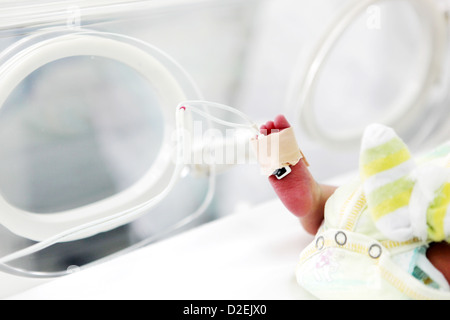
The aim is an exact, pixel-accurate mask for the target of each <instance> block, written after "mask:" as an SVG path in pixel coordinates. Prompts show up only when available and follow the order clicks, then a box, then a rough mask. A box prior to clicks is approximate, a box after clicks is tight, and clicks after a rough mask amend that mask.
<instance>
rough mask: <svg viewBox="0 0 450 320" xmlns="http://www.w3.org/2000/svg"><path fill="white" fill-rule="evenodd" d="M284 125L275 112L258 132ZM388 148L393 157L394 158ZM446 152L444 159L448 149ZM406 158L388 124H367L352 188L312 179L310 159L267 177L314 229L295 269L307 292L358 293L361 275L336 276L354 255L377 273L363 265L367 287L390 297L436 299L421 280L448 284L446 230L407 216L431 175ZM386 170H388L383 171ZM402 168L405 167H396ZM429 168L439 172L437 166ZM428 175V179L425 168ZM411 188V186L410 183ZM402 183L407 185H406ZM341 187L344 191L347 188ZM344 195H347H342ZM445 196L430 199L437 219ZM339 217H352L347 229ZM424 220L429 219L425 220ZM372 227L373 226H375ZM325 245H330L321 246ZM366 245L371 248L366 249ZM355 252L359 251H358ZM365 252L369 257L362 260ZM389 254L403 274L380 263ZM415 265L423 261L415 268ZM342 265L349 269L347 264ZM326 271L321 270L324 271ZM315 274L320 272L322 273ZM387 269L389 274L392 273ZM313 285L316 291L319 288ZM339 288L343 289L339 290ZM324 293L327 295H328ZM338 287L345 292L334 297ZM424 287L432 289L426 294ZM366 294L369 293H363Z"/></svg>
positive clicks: (449, 262)
mask: <svg viewBox="0 0 450 320" xmlns="http://www.w3.org/2000/svg"><path fill="white" fill-rule="evenodd" d="M290 127H291V126H290V124H289V122H288V121H287V120H286V118H285V117H284V116H282V115H280V116H277V117H276V118H275V119H274V121H268V122H267V123H266V124H265V125H263V126H261V134H263V135H264V136H266V137H268V136H270V135H272V134H273V135H275V134H279V132H283V131H284V130H287V129H289V128H290ZM383 139H385V140H386V141H389V143H386V145H382V146H381V144H380V146H378V147H377V143H379V142H380V140H383ZM394 149H395V150H394ZM394 151H395V157H393V155H394ZM377 152H378V153H382V152H385V153H386V155H387V156H386V155H382V157H381V158H382V160H377V161H375V160H374V159H375V158H376V157H377V156H380V155H379V154H377ZM446 156H447V157H446V159H448V154H447V155H446ZM409 158H410V155H409V150H408V149H407V147H406V145H404V144H403V142H402V141H401V140H400V139H399V138H398V137H397V136H396V135H395V133H394V132H393V130H391V129H389V128H386V127H383V126H372V127H371V129H370V130H368V131H366V134H365V137H364V139H363V145H362V151H361V165H360V173H361V175H360V177H358V179H359V180H358V181H357V182H354V183H353V185H352V187H345V186H343V187H342V189H343V190H342V191H340V189H341V188H336V187H333V186H327V185H322V184H319V183H317V182H316V181H315V179H314V177H313V176H312V175H311V173H310V171H309V170H308V163H307V162H306V160H305V159H304V158H303V157H301V158H300V161H299V162H298V163H296V164H295V165H291V166H290V170H291V172H290V173H289V174H287V175H286V176H283V177H282V178H281V179H279V177H277V176H276V175H271V176H270V177H269V181H270V183H271V185H272V186H273V188H274V190H275V192H276V193H277V195H278V197H279V198H280V199H281V201H282V202H283V204H284V205H285V206H286V208H287V209H288V210H289V211H291V212H292V213H293V214H294V215H295V216H296V217H298V218H299V219H300V221H301V223H302V225H303V227H304V228H305V230H306V231H307V232H309V233H311V234H313V235H316V239H315V241H314V243H312V244H311V246H310V248H307V249H305V251H304V252H303V254H302V263H301V268H300V269H301V271H298V274H297V278H298V280H299V283H300V284H304V285H305V286H306V287H308V286H309V288H308V289H311V288H312V289H311V291H313V294H317V295H318V296H319V297H320V295H321V293H323V294H324V295H323V297H325V298H334V297H335V296H333V293H335V294H336V295H337V296H336V298H342V297H345V293H349V294H350V296H351V292H353V293H354V294H358V293H357V292H358V285H356V284H355V283H356V280H357V279H359V280H358V281H359V282H361V281H362V280H360V278H361V279H362V278H363V276H362V275H361V276H360V277H359V276H356V275H355V276H354V279H353V278H352V277H353V275H351V274H350V275H345V276H342V275H339V272H340V273H345V271H342V270H343V269H345V268H346V267H345V266H346V265H347V266H352V265H354V264H357V263H358V262H356V261H361V264H367V266H366V267H364V266H363V265H361V268H363V269H365V270H371V271H370V272H371V273H372V271H373V274H376V277H378V276H379V279H378V278H377V279H376V281H375V280H374V279H375V278H374V277H375V276H374V275H373V274H371V273H369V272H368V271H367V272H368V274H367V275H364V277H366V278H371V279H372V280H371V282H370V283H371V284H370V285H367V283H369V282H367V283H366V284H365V286H366V287H367V286H372V284H373V283H376V284H377V290H378V291H376V290H375V291H374V292H386V295H387V296H388V297H390V296H389V294H391V292H392V291H400V293H401V294H402V295H403V296H406V297H407V298H411V297H412V298H419V299H421V298H428V297H431V298H435V297H436V296H434V295H433V294H434V291H427V290H428V288H422V287H421V285H422V284H424V285H425V286H428V287H430V288H433V289H436V290H439V291H442V290H444V287H448V284H447V283H448V282H450V245H449V244H447V243H446V242H445V241H444V240H446V239H447V240H448V239H450V238H449V235H448V234H443V235H438V234H437V233H436V232H434V233H433V232H432V230H431V229H432V228H431V227H430V226H429V227H428V232H427V221H426V219H427V216H426V215H427V213H425V214H424V215H423V216H421V217H422V220H423V221H422V220H420V219H419V218H417V219H419V220H420V223H422V222H423V226H422V225H419V226H417V224H418V223H417V222H414V221H413V222H411V221H410V220H414V219H415V218H414V219H413V218H411V219H410V218H409V215H411V214H412V213H410V211H411V210H409V208H416V207H420V204H421V203H423V201H422V202H421V201H420V199H422V198H426V197H427V196H429V193H430V192H428V191H427V186H428V185H429V184H430V182H429V181H428V180H430V179H428V178H427V179H428V180H427V179H422V180H421V178H420V177H421V176H424V175H425V174H426V173H421V172H420V170H416V169H415V167H414V166H412V167H407V166H409V165H411V164H412V163H413V161H412V159H409ZM384 169H392V170H386V171H383V170H384ZM401 170H405V171H404V172H400V171H401ZM392 172H397V173H395V174H396V175H398V177H396V178H395V179H398V178H400V176H399V175H401V176H402V177H401V179H399V180H396V181H393V180H392V181H390V180H389V179H391V178H392V177H391V176H389V177H388V175H387V173H392ZM446 172H448V170H447V171H446ZM395 174H394V175H395ZM434 174H435V175H438V176H439V175H441V176H442V174H440V173H439V172H437V173H434ZM403 176H404V177H403ZM426 176H427V177H428V176H429V174H428V175H426ZM438 179H439V177H438ZM414 186H417V187H416V188H414ZM352 188H353V189H352ZM389 188H391V189H389ZM401 188H405V190H403V189H401ZM413 189H414V191H413ZM416 189H420V190H416ZM358 190H360V191H358ZM392 190H393V191H392ZM347 191H348V194H346V193H345V192H347ZM358 192H360V196H359V198H358V197H356V196H355V194H356V195H357V194H358ZM427 192H428V193H427ZM412 193H413V194H412ZM348 195H350V196H348ZM394 195H398V197H397V198H396V196H394ZM343 197H347V198H346V200H345V199H344V198H343ZM449 197H450V195H449V194H448V190H443V191H442V194H440V196H437V197H436V199H434V198H433V199H432V203H434V205H441V207H438V209H439V210H440V211H439V210H438V209H436V210H435V211H436V213H434V215H435V216H436V217H438V218H439V215H440V218H442V219H443V217H442V215H443V214H444V215H445V213H446V212H449V211H450V210H449V211H446V210H442V204H447V205H448V203H449V202H450V199H449ZM341 198H342V199H341ZM353 199H354V200H353ZM417 199H419V200H417ZM344 200H345V201H344ZM413 201H415V203H418V204H417V206H414V207H413V206H412V205H411V204H410V203H409V202H411V203H412V202H413ZM402 205H403V207H402ZM347 207H348V208H347ZM341 208H347V209H345V210H347V211H345V210H344V209H341ZM414 210H416V211H417V210H418V209H414ZM430 210H431V209H430ZM430 210H428V219H431V218H430V212H429V211H430ZM442 211H443V212H442ZM345 212H349V213H345ZM352 212H353V213H352ZM417 214H418V215H420V214H421V213H420V212H419V213H416V215H417ZM431 214H433V213H431ZM345 215H346V216H347V217H349V216H350V218H348V219H347V221H351V222H352V223H350V225H352V226H351V227H348V228H347V227H345V225H344V224H342V219H344V218H343V216H345ZM352 215H353V216H352ZM338 216H340V218H338ZM339 219H341V223H340V224H339V223H338V222H339ZM352 219H353V220H352ZM417 219H416V220H417ZM442 219H441V220H442ZM369 220H370V221H369ZM428 224H430V223H429V221H428ZM347 225H349V223H348V222H347ZM343 226H344V227H343ZM375 229H376V231H374V230H375ZM430 230H431V231H430ZM331 231H333V232H334V233H333V236H332V237H331V238H330V239H328V238H327V236H326V235H325V234H326V233H327V232H331ZM424 232H425V234H424ZM334 235H335V236H334ZM371 241H372V242H371ZM336 243H337V244H336ZM327 248H329V250H325V249H327ZM332 249H333V250H332ZM344 249H345V250H344ZM365 250H366V251H368V252H369V254H366V252H365ZM382 253H383V256H382ZM351 254H353V255H351ZM356 254H358V256H357V255H356ZM361 255H362V256H364V257H360V256H361ZM367 257H371V258H372V259H367ZM386 257H387V258H386ZM425 257H426V258H425ZM388 260H389V263H391V262H392V261H394V264H395V265H396V266H397V265H398V266H401V268H400V269H401V270H403V271H404V272H405V274H403V273H402V272H403V271H401V272H399V273H396V272H394V271H392V267H386V264H385V263H384V262H383V261H388ZM372 261H373V262H372ZM380 261H381V262H380ZM428 261H429V262H431V265H432V266H434V268H433V267H431V265H430V266H429V267H428V266H427V263H429V262H428ZM386 263H387V262H386ZM418 265H420V266H424V267H421V268H419V267H418ZM339 266H340V267H342V268H341V269H342V270H341V271H339ZM383 266H384V267H383ZM389 266H391V265H389ZM327 268H328V269H327ZM395 268H396V267H395ZM395 268H394V269H395ZM347 269H349V268H348V267H347ZM400 269H399V270H400ZM422 269H425V270H429V272H428V273H430V274H431V275H432V276H430V275H427V274H426V272H425V271H424V270H422ZM432 269H437V270H439V271H440V274H439V272H436V274H434V273H435V272H434V271H433V270H432ZM357 270H358V269H357ZM324 271H326V272H325V273H324ZM320 272H322V273H321V274H320ZM348 272H350V271H348ZM391 272H392V273H393V275H390V273H391ZM309 274H310V275H309ZM388 275H389V276H388ZM408 276H410V277H411V279H412V278H413V277H414V279H418V280H420V282H421V283H420V284H418V283H415V280H414V279H413V280H411V279H409V278H408ZM431 277H434V279H432V278H431ZM397 278H398V279H400V280H397ZM444 279H445V280H444ZM333 280H334V282H333ZM344 280H345V281H344ZM350 280H351V281H350ZM344 282H345V283H346V284H345V286H344V285H343V283H344ZM444 282H447V283H444ZM439 283H440V285H439ZM324 285H325V286H324ZM322 286H323V288H322ZM319 287H320V288H321V289H317V288H319ZM344 287H345V289H343V288H344ZM355 288H356V289H355ZM417 288H418V289H417ZM446 289H448V288H446ZM361 290H362V292H363V293H364V292H365V291H364V288H363V289H361ZM330 292H332V293H331V294H330V295H329V293H330ZM342 292H344V295H342V296H340V294H341V293H342ZM428 293H430V294H429V295H428ZM391 296H392V297H397V292H396V293H395V294H394V293H392V294H391ZM370 297H372V296H370V295H369V298H370ZM437 297H440V296H439V295H438V296H437ZM445 297H446V296H444V298H445ZM449 297H450V296H449ZM381 298H383V297H381Z"/></svg>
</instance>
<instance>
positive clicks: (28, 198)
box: [0, 0, 450, 298]
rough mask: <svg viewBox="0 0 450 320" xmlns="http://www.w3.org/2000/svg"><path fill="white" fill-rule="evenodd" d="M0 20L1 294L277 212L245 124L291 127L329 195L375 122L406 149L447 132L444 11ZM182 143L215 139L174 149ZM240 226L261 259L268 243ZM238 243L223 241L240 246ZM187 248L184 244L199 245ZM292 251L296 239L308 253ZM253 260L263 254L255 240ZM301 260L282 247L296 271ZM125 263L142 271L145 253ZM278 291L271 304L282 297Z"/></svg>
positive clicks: (406, 5)
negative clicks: (280, 119) (227, 153)
mask: <svg viewBox="0 0 450 320" xmlns="http://www.w3.org/2000/svg"><path fill="white" fill-rule="evenodd" d="M1 6H3V10H1V13H0V46H1V47H0V48H1V49H0V50H1V53H0V105H1V110H0V141H1V142H0V143H1V145H2V148H1V149H2V151H1V152H0V195H1V196H0V224H1V230H0V231H1V232H0V242H1V243H2V245H1V246H0V272H1V273H0V282H1V283H2V285H1V286H0V296H1V297H9V296H11V295H13V294H18V293H21V292H24V291H26V290H27V289H30V288H32V287H35V286H38V285H42V284H44V283H47V282H51V283H58V281H61V280H62V279H68V278H70V277H73V276H74V275H73V274H74V273H76V274H77V276H78V274H83V272H85V271H84V270H89V269H93V270H95V268H103V269H97V270H102V273H103V274H104V270H105V268H107V266H108V264H109V263H113V264H114V261H117V259H122V261H123V257H126V256H127V255H130V254H132V253H134V252H136V251H137V250H138V249H142V248H144V247H147V246H148V245H150V244H151V245H152V246H151V247H152V248H157V247H154V246H155V245H158V241H160V240H162V239H167V238H170V237H172V236H174V235H175V234H180V233H181V236H182V235H183V234H182V231H186V230H187V229H193V231H195V230H196V227H198V226H199V225H203V224H205V223H207V222H211V221H214V220H217V219H218V218H222V217H223V216H229V215H230V214H231V213H234V212H241V211H250V212H253V214H251V215H247V216H245V215H241V214H236V215H233V216H234V217H233V218H234V219H244V220H245V219H246V218H245V217H247V218H248V219H249V217H251V218H252V219H258V216H259V214H255V210H256V211H261V210H263V211H264V210H270V211H271V212H272V211H277V212H278V211H282V209H281V208H280V207H279V206H278V204H276V205H274V203H273V202H270V200H271V199H274V195H273V194H272V193H271V190H270V186H269V185H268V184H265V183H264V182H266V181H265V180H264V179H263V177H261V176H260V174H259V168H258V167H257V166H256V165H255V162H254V161H253V160H252V155H251V153H250V151H249V150H248V144H249V140H250V138H251V137H254V136H255V135H257V134H258V124H259V122H261V121H263V120H267V119H268V118H272V117H273V116H274V115H276V114H278V113H284V114H286V116H287V117H288V118H290V119H292V123H293V124H294V130H295V131H296V132H297V134H298V136H299V137H300V140H299V143H300V145H301V146H302V150H303V152H304V153H305V156H306V157H307V158H308V161H309V162H310V164H311V170H312V171H313V173H314V174H315V176H317V178H318V179H319V180H321V181H327V182H335V183H342V182H343V179H342V178H339V177H341V175H343V174H346V173H347V172H352V171H354V170H356V169H357V160H358V157H357V154H358V147H359V141H360V139H361V136H362V133H363V129H364V127H365V126H366V125H368V124H370V123H372V122H382V123H384V124H386V125H389V126H392V127H393V128H395V129H396V130H398V132H399V133H400V135H402V136H403V137H406V139H407V141H408V143H409V145H410V146H412V148H413V150H414V151H418V152H420V151H425V150H427V149H428V148H431V147H433V146H435V145H436V144H437V143H439V142H442V141H445V140H447V139H448V136H449V134H450V131H449V130H450V129H449V128H450V127H449V126H448V122H449V120H450V112H449V107H448V103H449V95H448V88H449V85H450V83H449V82H448V80H449V79H450V77H449V71H450V69H449V61H450V59H449V58H450V56H449V52H450V51H449V50H448V11H447V10H448V9H449V7H450V4H449V3H447V2H446V1H437V0H436V1H428V0H409V1H401V0H378V1H377V0H366V1H361V0H359V1H354V0H340V1H335V0H333V1H331V0H319V1H318V0H302V1H298V0H295V1H294V0H281V1H280V0H276V1H275V0H274V1H271V0H252V1H248V0H247V1H242V0H184V1H176V0H170V1H168V0H164V1H157V0H153V1H124V0H116V1H102V0H96V1H61V2H54V1H52V2H50V1H39V3H36V2H35V1H3V2H2V4H1ZM323 21H327V23H323ZM227 128H228V129H229V128H233V129H234V131H233V134H232V135H231V136H227V135H226V134H224V132H225V131H226V129H227ZM196 129H198V131H199V132H200V133H203V132H205V131H208V132H215V133H217V135H216V136H215V137H213V139H211V140H208V139H203V140H202V141H201V144H200V145H194V146H193V145H192V144H189V146H187V142H192V141H193V140H195V139H194V138H193V136H194V135H195V133H196ZM238 129H239V130H240V131H239V130H238ZM236 132H237V133H238V134H236ZM197 133H198V132H197ZM227 138H228V139H227ZM191 139H192V141H191ZM230 145H231V147H230ZM217 146H218V147H217ZM239 146H243V149H242V150H244V151H243V154H242V156H243V159H238V158H239V157H237V158H236V157H235V154H234V153H233V156H232V157H231V160H230V161H228V162H226V163H223V162H221V163H216V162H215V161H214V159H217V158H214V159H213V160H212V161H205V160H204V161H201V162H200V163H197V162H195V161H194V162H195V163H192V161H190V160H192V159H195V158H196V153H200V154H202V155H204V154H205V152H206V153H207V154H210V153H212V150H215V151H216V153H217V150H222V149H223V148H225V150H230V148H231V149H233V150H236V149H235V148H236V147H237V148H238V149H239ZM215 156H217V154H215ZM330 159H332V160H333V161H331V163H330ZM240 160H242V161H240ZM224 164H225V165H224ZM255 176H256V177H258V178H260V179H261V180H260V181H261V183H259V182H258V183H255ZM336 177H337V178H336ZM266 201H269V202H268V204H267V206H266V207H264V203H265V202H266ZM256 205H257V206H256ZM255 206H256V208H257V209H253V210H251V209H250V208H255ZM264 208H265V209H264ZM286 214H287V213H286ZM262 216H263V217H266V219H267V221H266V222H267V225H262V227H263V228H269V226H277V225H279V227H280V230H281V229H282V228H283V227H286V225H283V223H286V224H289V225H290V227H289V228H287V229H288V230H290V231H289V232H288V233H286V234H283V235H284V236H288V235H292V234H294V233H295V232H296V231H297V227H298V226H297V225H295V223H293V222H292V221H291V220H288V219H283V218H281V220H280V221H281V222H275V219H277V218H276V216H275V215H272V214H269V215H262ZM242 217H243V218H242ZM272 219H273V221H272ZM244 220H243V221H244ZM220 221H221V219H219V220H218V221H215V223H219V224H220ZM271 221H272V223H271ZM241 222H242V221H241ZM246 223H247V224H248V223H251V222H250V221H248V220H245V223H244V225H245V224H246ZM260 224H261V222H255V225H260ZM239 225H240V221H238V220H235V221H234V223H233V222H230V220H228V222H225V223H224V224H223V226H224V228H238V229H239V227H238V226H239ZM292 225H293V226H295V227H296V228H295V231H294V228H293V227H292ZM213 228H216V229H214V230H215V231H214V232H215V234H216V238H215V241H216V242H217V247H218V248H222V249H224V250H225V249H227V251H222V252H220V251H218V252H217V253H216V254H217V255H220V259H218V260H217V261H222V260H221V259H225V260H227V258H226V257H227V255H230V257H229V259H228V260H230V261H233V259H234V258H233V257H231V255H233V254H234V253H232V252H235V251H234V250H233V251H232V250H231V249H230V248H229V247H223V246H221V245H220V244H221V242H220V241H223V240H224V239H219V236H218V235H219V234H228V233H229V234H234V233H233V232H235V230H234V231H233V230H231V229H222V231H220V232H219V231H217V228H220V227H219V226H218V225H217V224H215V225H214V227H213ZM290 228H292V229H290ZM203 230H205V229H203ZM227 230H228V231H227ZM249 230H250V231H251V230H253V231H254V232H255V239H259V240H261V244H265V246H266V248H267V239H272V238H273V237H274V236H273V235H272V236H270V237H268V238H264V239H262V234H261V233H260V232H257V231H255V228H249ZM280 230H278V231H274V232H275V233H276V232H282V231H280ZM250 231H249V232H250ZM298 232H299V234H301V231H300V230H298ZM200 234H201V233H200ZM208 235H209V236H211V235H212V233H209V234H208V232H205V231H204V233H203V236H208ZM234 235H235V236H236V239H235V242H238V240H239V239H241V240H242V241H244V242H245V241H248V238H251V234H250V235H249V236H248V237H243V238H242V235H241V234H238V233H235V234H234ZM190 237H191V238H189V239H190V240H186V241H185V242H184V243H190V244H192V245H193V246H195V244H196V240H193V238H192V233H191V234H190ZM186 239H188V238H186ZM276 239H277V240H280V239H281V237H280V238H278V237H277V238H276ZM305 239H308V240H309V238H308V237H307V236H305V237H303V238H302V240H301V241H298V242H297V243H304V244H305V246H306V243H307V241H306V240H305ZM210 240H211V239H204V241H206V242H207V241H210ZM284 240H285V239H281V240H280V241H284ZM181 241H182V240H181ZM198 241H200V240H198ZM232 243H234V242H232ZM180 244H181V242H180V243H178V247H177V243H176V242H173V245H172V246H171V245H170V244H169V245H168V244H167V243H166V244H165V246H166V247H165V250H173V252H174V253H177V251H176V250H177V248H178V249H180V248H184V249H186V247H183V245H180ZM240 246H241V247H242V250H243V249H244V248H246V246H245V244H244V243H241V244H240ZM250 247H251V248H253V250H259V251H261V252H263V251H264V250H265V249H266V248H264V247H263V246H262V245H261V247H258V246H257V244H256V241H254V242H252V246H250ZM289 248H291V246H289ZM190 249H191V250H194V251H195V249H196V248H195V247H192V248H190ZM228 249H230V250H229V251H228ZM234 249H236V248H234ZM301 249H302V248H294V247H293V246H292V248H291V249H290V250H291V251H290V252H291V253H293V261H291V262H293V263H294V264H295V262H296V261H295V259H296V257H297V256H298V254H299V253H300V251H301ZM199 250H200V249H199ZM155 251H158V249H153V252H155ZM208 253H210V252H209V251H208ZM236 254H237V255H238V256H239V253H236ZM194 255H195V254H194ZM138 256H139V257H140V258H142V259H145V252H144V251H142V250H139V253H138ZM133 257H134V258H133V259H134V260H133V261H134V262H136V261H137V260H136V259H137V258H136V257H137V256H136V255H134V256H133ZM153 258H154V259H155V261H154V263H155V265H153V264H152V262H148V261H147V263H149V265H147V266H150V268H151V267H152V266H153V267H154V268H155V270H149V273H153V274H158V277H159V278H161V279H164V278H165V275H164V274H160V273H159V272H163V273H164V269H165V268H160V267H158V265H157V263H161V260H159V261H158V256H157V255H156V256H153ZM260 258H261V259H263V257H260ZM283 258H286V257H283ZM125 259H126V258H125ZM171 262H174V261H173V260H171V259H168V260H167V263H171ZM285 262H286V263H287V265H288V266H290V263H291V262H287V260H286V261H285V260H283V263H285ZM199 263H200V262H199ZM272 263H273V262H272ZM280 263H281V262H280ZM163 265H164V263H163ZM223 265H226V264H222V267H223ZM116 266H117V262H116ZM258 266H259V267H261V266H260V264H258V265H257V264H256V263H254V264H252V263H250V265H249V267H248V268H250V267H252V268H258ZM166 267H167V266H166ZM213 267H214V266H212V268H213ZM167 268H168V267H167ZM112 269H114V267H113V265H112V267H111V270H112ZM193 269H195V265H193V266H192V270H193ZM80 270H81V271H83V272H78V271H80ZM116 270H117V269H116ZM192 270H191V271H192ZM199 270H201V268H200V269H199ZM281 270H282V271H286V270H287V269H285V268H280V271H281ZM140 271H141V272H143V270H140ZM222 271H223V270H222ZM99 272H100V271H99ZM166 272H169V269H167V270H166ZM192 272H193V273H194V274H195V272H196V271H192ZM292 272H293V270H292ZM87 274H89V273H87ZM91 274H95V271H93V273H91ZM255 274H258V272H255ZM97 275H98V273H97ZM206 276H207V275H206V274H205V277H206ZM95 278H96V277H95ZM92 279H93V277H90V278H89V281H92ZM152 279H153V278H152ZM205 279H206V278H205ZM274 279H278V280H280V278H278V277H274ZM153 280H155V279H153ZM284 280H285V279H284V278H283V279H282V280H280V281H284ZM62 281H63V282H59V283H63V284H64V286H66V288H68V287H67V285H68V282H64V281H66V280H62ZM77 281H78V283H83V281H82V280H81V281H80V278H78V280H77ZM100 281H101V280H100ZM200 281H201V280H200ZM205 282H207V281H206V280H205ZM222 284H223V285H227V283H226V282H223V283H222ZM85 285H88V284H87V283H85ZM161 285H163V284H162V282H161ZM189 285H192V283H189ZM197 285H198V283H197ZM228 285H230V284H229V283H228ZM57 286H58V285H57V284H56V287H54V288H57ZM42 287H43V288H45V286H42ZM106 287H107V286H105V288H106ZM200 287H201V285H200ZM287 287H289V288H286V287H283V288H282V289H280V290H285V291H283V292H278V293H279V294H280V296H281V297H284V298H286V297H289V294H290V293H292V292H293V289H292V287H290V286H287ZM252 288H253V289H255V288H256V287H255V286H253V287H252ZM249 289H251V288H249ZM155 290H156V289H155ZM217 290H221V288H217ZM244 290H245V289H244ZM221 291H222V293H223V292H226V290H223V288H222V290H221ZM274 292H276V291H274ZM172 293H173V292H172ZM244 293H245V292H244ZM130 294H131V293H130ZM147 294H148V293H147ZM61 295H62V296H64V293H61ZM168 297H170V295H169V296H168ZM177 297H178V296H177ZM253 297H254V296H252V295H251V294H250V293H249V296H245V294H244V295H243V298H253ZM292 297H298V294H293V295H292ZM181 298H189V296H183V297H181ZM201 298H204V297H201ZM227 298H233V297H227ZM271 298H273V297H271ZM275 298H276V297H275Z"/></svg>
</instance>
